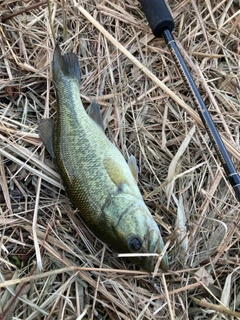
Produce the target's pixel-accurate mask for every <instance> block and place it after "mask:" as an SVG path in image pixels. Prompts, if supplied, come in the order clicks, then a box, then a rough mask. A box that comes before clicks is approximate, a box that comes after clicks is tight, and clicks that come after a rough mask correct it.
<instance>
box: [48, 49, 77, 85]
mask: <svg viewBox="0 0 240 320" xmlns="http://www.w3.org/2000/svg"><path fill="white" fill-rule="evenodd" d="M52 70H53V80H54V81H55V82H57V81H58V80H59V78H60V77H61V76H62V75H65V76H70V77H75V78H77V80H78V81H79V82H80V80H81V73H80V66H79V62H78V57H77V56H76V55H75V54H74V53H72V52H68V53H65V54H64V55H62V54H61V49H60V46H59V44H58V43H57V44H56V47H55V50H54V54H53V62H52Z"/></svg>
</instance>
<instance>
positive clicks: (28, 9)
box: [2, 0, 47, 22]
mask: <svg viewBox="0 0 240 320" xmlns="http://www.w3.org/2000/svg"><path fill="white" fill-rule="evenodd" d="M46 3H47V0H44V1H41V2H39V3H34V4H32V5H31V6H28V7H25V8H23V9H20V10H18V11H16V12H13V13H10V14H7V15H4V16H3V17H2V22H6V21H7V20H9V19H11V18H13V17H16V16H18V15H19V14H22V13H24V12H27V11H30V10H32V9H35V8H38V7H40V6H41V5H43V4H46Z"/></svg>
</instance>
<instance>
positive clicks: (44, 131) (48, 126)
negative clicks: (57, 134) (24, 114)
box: [38, 119, 55, 158]
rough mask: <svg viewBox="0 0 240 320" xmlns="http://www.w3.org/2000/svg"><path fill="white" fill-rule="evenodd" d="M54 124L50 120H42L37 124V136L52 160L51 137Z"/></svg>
mask: <svg viewBox="0 0 240 320" xmlns="http://www.w3.org/2000/svg"><path fill="white" fill-rule="evenodd" d="M54 126H55V122H54V121H53V120H52V119H42V120H40V121H39V123H38V134H39V137H40V139H41V140H42V142H43V144H44V145H45V147H46V149H47V151H48V152H49V153H50V155H51V156H52V158H54V150H53V137H54Z"/></svg>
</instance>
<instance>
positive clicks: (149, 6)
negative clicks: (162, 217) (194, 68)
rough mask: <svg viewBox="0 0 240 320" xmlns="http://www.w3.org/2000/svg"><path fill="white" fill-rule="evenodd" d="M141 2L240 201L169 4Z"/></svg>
mask: <svg viewBox="0 0 240 320" xmlns="http://www.w3.org/2000/svg"><path fill="white" fill-rule="evenodd" d="M139 2H140V3H141V5H142V9H143V12H144V13H145V15H146V18H147V20H148V22H149V25H150V27H151V29H152V32H153V34H154V35H155V36H156V37H159V38H161V37H163V38H164V39H165V42H166V44H167V45H168V47H169V50H170V51H171V53H172V56H173V59H174V62H175V64H176V66H177V67H178V69H179V71H180V73H181V76H182V78H183V80H184V81H185V83H186V85H187V87H188V89H189V90H190V93H191V96H192V98H193V101H194V102H195V104H196V107H197V110H198V113H199V115H200V117H201V119H202V122H203V124H204V126H205V128H206V130H207V132H208V135H209V137H210V139H211V141H212V143H213V145H214V147H215V150H216V152H217V154H218V157H219V159H220V161H221V163H222V166H223V168H224V170H225V173H226V176H227V178H228V180H229V182H230V184H231V185H232V187H233V189H234V191H235V195H236V197H237V199H238V201H240V177H239V175H238V173H237V171H236V169H235V167H234V165H233V162H232V160H231V158H230V156H229V154H228V152H227V149H226V147H225V145H224V143H223V141H222V139H221V137H220V135H219V133H218V131H217V129H216V126H215V124H214V122H213V120H212V118H211V116H210V114H209V112H208V109H207V107H206V105H205V103H204V101H203V99H202V97H201V95H200V93H199V91H198V89H197V86H196V84H195V83H194V81H193V79H192V76H191V74H190V72H189V70H188V68H187V66H186V64H185V62H184V60H183V58H182V56H181V53H180V51H179V49H178V47H177V45H176V43H175V40H174V38H173V36H172V34H171V32H172V31H173V28H174V20H173V17H172V15H171V12H170V10H169V8H168V6H167V4H166V3H165V1H164V0H139Z"/></svg>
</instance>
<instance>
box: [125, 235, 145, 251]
mask: <svg viewBox="0 0 240 320" xmlns="http://www.w3.org/2000/svg"><path fill="white" fill-rule="evenodd" d="M128 247H129V249H130V250H131V251H133V252H138V251H139V250H140V249H141V248H142V240H141V239H140V238H139V237H138V236H131V237H130V238H129V239H128Z"/></svg>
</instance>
